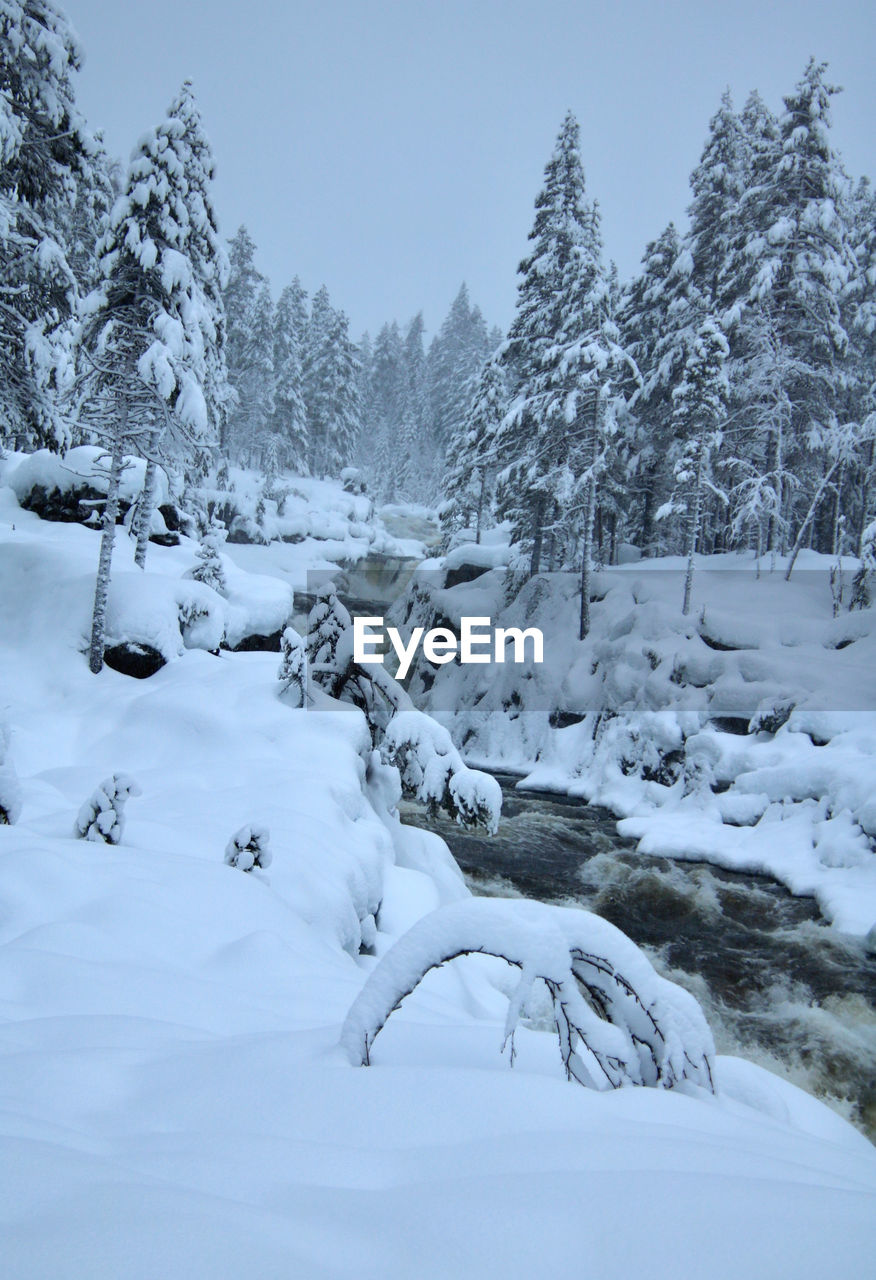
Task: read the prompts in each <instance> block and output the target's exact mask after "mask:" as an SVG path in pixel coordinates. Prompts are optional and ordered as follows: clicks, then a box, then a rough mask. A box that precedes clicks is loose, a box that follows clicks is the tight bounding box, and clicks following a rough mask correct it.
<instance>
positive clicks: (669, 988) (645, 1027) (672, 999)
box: [341, 898, 715, 1091]
mask: <svg viewBox="0 0 876 1280" xmlns="http://www.w3.org/2000/svg"><path fill="white" fill-rule="evenodd" d="M472 954H482V955H490V956H496V957H498V958H499V959H501V960H505V961H507V963H508V964H510V965H513V966H514V967H515V968H518V969H519V970H520V981H519V983H518V984H517V987H516V989H515V990H514V992H513V993H512V995H511V997H510V1003H509V1007H508V1016H507V1018H506V1021H505V1043H506V1044H507V1043H508V1041H509V1040H510V1042H511V1056H512V1062H513V1056H514V1041H513V1036H514V1031H515V1028H516V1026H517V1024H518V1022H519V1020H520V1018H521V1016H522V1015H523V1014H524V1012H525V1010H526V1007H527V1004H528V1003H529V1002H530V1001H531V1000H532V997H533V995H534V988H535V984H536V983H541V984H543V988H542V989H544V988H546V989H547V992H548V995H549V997H550V1000H551V1002H552V1005H553V1015H554V1025H555V1028H556V1032H557V1037H558V1039H559V1046H560V1055H561V1057H562V1060H563V1066H564V1068H565V1071H566V1076H567V1078H568V1079H569V1080H576V1081H577V1082H578V1083H579V1084H582V1085H585V1086H588V1087H590V1088H594V1089H601V1090H605V1089H617V1088H620V1087H622V1086H625V1085H646V1086H650V1087H651V1088H658V1089H671V1088H672V1087H673V1086H674V1085H676V1084H678V1083H679V1082H680V1081H682V1080H687V1081H690V1082H691V1083H693V1084H696V1085H699V1086H701V1087H702V1088H705V1089H708V1090H710V1091H714V1083H713V1071H712V1065H713V1062H714V1056H715V1045H714V1041H713V1040H712V1033H711V1031H710V1030H709V1026H708V1023H707V1022H706V1019H705V1017H704V1016H703V1011H702V1009H701V1008H700V1006H699V1005H698V1003H697V1001H696V1000H695V999H694V997H693V996H692V995H690V994H689V992H687V991H684V990H683V989H682V988H681V987H677V986H676V985H675V983H673V982H668V981H667V980H666V979H665V978H661V977H660V975H659V974H658V973H656V972H655V970H654V968H653V967H652V965H651V963H650V961H649V960H648V959H647V957H646V956H645V954H644V952H642V951H640V950H639V948H638V947H637V946H636V944H635V943H634V942H632V941H631V940H630V939H629V938H628V937H627V936H626V934H624V933H621V931H620V929H617V928H615V926H614V925H612V924H609V923H608V921H607V920H603V919H602V918H601V917H600V916H596V915H593V914H592V913H591V912H589V911H580V910H577V909H574V908H568V907H551V906H547V905H546V904H544V903H541V902H527V901H503V900H501V899H496V898H473V899H471V900H470V901H468V902H459V903H454V904H453V905H452V906H448V907H441V908H439V909H438V910H437V911H433V912H432V913H431V914H430V915H427V916H424V917H423V919H421V920H418V921H417V923H416V924H415V925H414V926H413V928H412V929H409V930H408V932H407V933H406V934H403V936H402V937H401V938H399V940H398V941H397V942H396V943H395V944H394V946H392V947H391V948H390V950H389V951H387V952H386V953H385V954H384V955H383V956H382V957H381V959H380V961H379V963H378V964H377V965H376V966H375V968H374V969H372V971H371V973H370V974H369V976H368V980H367V981H366V983H365V985H364V987H363V988H362V990H361V991H360V992H359V995H358V996H357V997H356V999H355V1000H354V1002H353V1004H352V1007H351V1008H350V1011H349V1013H348V1014H347V1017H346V1020H345V1022H344V1026H343V1030H342V1032H341V1044H342V1046H343V1048H344V1049H345V1050H346V1052H347V1054H348V1056H349V1058H350V1061H351V1062H353V1063H354V1064H355V1065H356V1066H367V1065H369V1063H370V1061H371V1048H372V1045H373V1044H374V1041H375V1039H376V1038H377V1036H378V1034H379V1033H380V1031H381V1028H382V1027H383V1026H384V1024H385V1023H386V1021H387V1019H388V1018H389V1016H390V1015H391V1014H392V1013H393V1012H394V1010H396V1009H397V1008H398V1007H399V1005H400V1004H401V1002H402V1001H403V1000H404V999H405V997H406V996H408V995H410V993H411V992H412V991H413V990H414V988H415V987H416V986H417V985H418V983H419V982H420V981H421V979H422V978H423V977H425V975H426V974H427V973H428V972H429V971H430V970H431V969H435V968H437V967H438V966H439V965H442V964H445V963H446V962H447V961H448V960H453V959H455V958H456V957H457V956H463V955H472Z"/></svg>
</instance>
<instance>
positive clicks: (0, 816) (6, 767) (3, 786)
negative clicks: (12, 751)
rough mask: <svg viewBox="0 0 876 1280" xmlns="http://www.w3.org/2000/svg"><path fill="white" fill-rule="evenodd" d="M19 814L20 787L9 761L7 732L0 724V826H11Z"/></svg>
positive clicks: (3, 725) (4, 726)
mask: <svg viewBox="0 0 876 1280" xmlns="http://www.w3.org/2000/svg"><path fill="white" fill-rule="evenodd" d="M20 814H21V786H20V785H19V782H18V777H17V776H16V773H15V770H14V769H13V767H12V762H11V761H10V759H9V730H8V728H7V727H6V725H5V724H0V826H11V825H12V824H13V822H17V821H18V819H19V816H20Z"/></svg>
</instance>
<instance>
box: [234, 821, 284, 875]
mask: <svg viewBox="0 0 876 1280" xmlns="http://www.w3.org/2000/svg"><path fill="white" fill-rule="evenodd" d="M270 839H271V833H270V831H268V829H267V827H261V826H256V824H255V823H254V822H250V823H247V825H246V826H245V827H241V828H240V830H239V831H235V833H234V835H233V836H232V837H231V839H230V840H229V841H228V844H227V845H226V846H225V862H226V864H227V865H228V866H229V867H237V868H238V870H240V871H252V869H253V867H259V868H260V869H261V870H263V871H264V870H266V869H267V868H268V867H269V866H270V865H271V862H272V861H273V855H272V853H271V850H270V848H269V842H270Z"/></svg>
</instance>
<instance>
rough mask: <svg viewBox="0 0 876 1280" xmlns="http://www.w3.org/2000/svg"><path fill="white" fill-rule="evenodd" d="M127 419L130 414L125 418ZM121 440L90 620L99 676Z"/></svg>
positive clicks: (91, 657) (92, 660) (91, 658)
mask: <svg viewBox="0 0 876 1280" xmlns="http://www.w3.org/2000/svg"><path fill="white" fill-rule="evenodd" d="M123 417H124V419H127V413H125V414H124V415H123ZM122 439H123V434H122V432H121V431H120V432H119V434H118V436H117V437H116V440H115V443H114V444H113V455H112V466H111V468H110V477H109V488H108V489H107V495H106V506H105V507H104V509H103V529H102V532H101V536H100V559H99V560H98V565H97V583H96V585H95V589H94V612H93V614H92V618H91V646H90V648H89V652H88V665H89V667H90V668H91V670H92V671H93V672H94V674H95V675H97V674H98V673H99V672H100V671H101V670H102V669H103V638H104V633H105V631H106V603H107V597H108V595H109V584H110V569H111V566H112V559H113V545H114V543H115V539H116V518H117V517H118V514H119V484H120V482H121V478H122V458H123V453H122Z"/></svg>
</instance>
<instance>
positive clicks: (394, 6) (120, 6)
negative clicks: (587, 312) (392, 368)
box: [60, 0, 876, 337]
mask: <svg viewBox="0 0 876 1280" xmlns="http://www.w3.org/2000/svg"><path fill="white" fill-rule="evenodd" d="M60 3H62V4H63V5H64V6H65V7H66V9H67V11H68V14H69V17H70V19H71V21H72V22H73V25H74V26H75V28H76V29H77V31H78V32H79V35H80V36H81V38H82V41H83V44H84V46H85V50H86V65H85V68H84V70H83V72H82V74H81V76H80V77H79V102H80V106H81V107H82V109H83V110H84V112H85V114H86V116H87V118H88V120H89V122H90V124H91V125H92V127H93V128H97V127H102V128H103V129H104V132H105V136H106V139H107V143H108V145H109V147H110V149H111V150H112V151H113V152H115V153H118V154H119V155H120V156H122V158H124V159H127V156H128V154H129V152H130V149H131V147H132V146H133V145H134V143H135V142H136V139H137V137H138V136H139V134H140V133H142V132H143V131H144V130H145V129H147V128H149V127H151V126H152V125H153V124H156V123H157V122H158V121H159V120H160V118H161V117H162V115H163V113H164V111H165V110H166V108H167V105H168V103H169V102H170V100H171V98H172V97H173V95H174V93H175V92H176V90H177V89H178V87H179V85H180V83H181V81H182V80H183V79H185V78H187V77H188V78H190V79H191V80H192V81H193V82H194V86H195V91H196V94H197V96H198V100H199V103H200V106H201V110H202V113H203V116H204V120H205V124H206V127H207V131H208V133H209V135H210V137H211V139H212V142H213V148H214V151H215V154H216V159H217V165H218V182H217V191H216V202H217V208H218V211H219V216H220V219H221V222H222V227H223V230H224V231H225V234H226V235H229V236H230V235H231V234H233V232H234V231H235V229H236V228H237V226H238V225H239V224H240V223H241V222H246V224H247V225H248V227H249V229H250V232H251V234H252V236H253V238H254V240H255V241H256V243H257V245H258V246H259V259H258V260H259V265H260V266H261V268H262V270H264V271H265V272H266V273H267V274H268V275H269V277H270V278H271V282H272V284H273V286H274V290H275V292H278V291H279V289H280V288H281V287H282V286H283V285H284V284H286V283H287V282H288V281H289V280H290V279H291V278H292V276H293V275H295V274H296V273H297V274H298V275H300V276H301V279H302V283H303V284H304V286H305V288H306V289H308V290H309V291H311V292H313V291H314V290H315V289H317V288H318V287H319V285H320V284H322V283H325V284H326V285H327V286H328V289H329V292H330V294H331V296H332V300H333V302H334V303H335V305H336V306H342V307H343V308H344V309H345V310H346V311H347V313H348V314H349V316H350V318H351V323H352V329H353V333H354V335H355V336H357V337H358V336H359V334H360V333H361V331H362V330H363V329H365V328H369V329H371V330H372V332H373V331H375V330H376V329H377V328H378V327H379V325H380V324H381V323H382V322H383V321H384V320H386V319H392V318H397V319H398V320H399V321H405V320H407V319H408V318H409V317H410V316H411V315H413V314H414V313H415V312H416V311H418V310H420V309H422V310H423V312H424V316H425V320H426V325H427V329H428V330H429V332H430V333H434V331H435V330H436V329H437V327H438V326H439V325H440V323H441V320H442V319H443V317H444V315H445V313H446V311H447V309H448V307H449V305H450V302H451V300H452V298H453V296H454V295H455V293H456V291H457V289H458V288H459V284H460V282H461V281H462V280H463V279H464V280H466V281H467V283H468V285H469V289H470V292H471V296H472V299H473V300H474V301H476V302H478V303H479V304H480V306H481V308H482V310H483V311H484V313H485V315H486V317H487V319H488V321H489V322H491V323H497V324H501V325H502V326H503V327H504V326H505V325H507V323H508V321H509V320H510V318H511V315H512V312H513V306H514V298H515V292H516V268H517V263H518V261H519V260H520V258H521V257H522V255H523V253H524V252H525V250H526V235H527V232H528V230H529V227H530V224H531V221H532V210H533V201H534V199H535V195H536V192H537V191H538V188H539V186H540V182H541V178H542V172H543V169H544V165H545V163H546V161H547V160H548V157H549V155H550V152H551V149H552V147H553V142H554V138H555V136H556V133H557V131H558V129H559V126H560V124H561V122H562V118H563V115H564V113H565V111H566V110H567V108H569V107H571V108H572V110H573V111H574V112H575V113H576V115H577V116H578V119H579V121H580V123H581V141H582V153H583V160H584V167H585V171H586V174H587V181H588V187H589V190H590V193H591V195H594V196H596V197H597V198H598V199H599V201H600V204H601V206H602V212H603V232H604V237H605V244H606V252H607V254H608V255H609V256H611V257H614V258H615V260H616V261H617V263H618V266H619V268H620V271H621V275H622V276H623V277H627V276H629V275H630V274H631V273H632V272H633V271H634V270H635V268H636V266H637V264H638V262H639V259H640V257H641V253H642V250H643V249H644V246H645V243H646V241H647V240H649V239H652V238H653V237H654V236H656V235H657V234H658V233H659V232H660V231H661V230H662V228H663V227H664V226H665V224H666V223H667V222H668V221H669V219H670V218H674V219H675V220H676V221H677V222H678V223H680V224H681V223H683V222H684V217H685V209H686V206H687V202H688V185H687V183H688V176H689V173H690V170H691V169H692V168H693V166H694V165H695V164H696V162H697V159H698V158H699V153H700V150H701V147H702V144H703V141H704V139H705V136H706V130H707V126H708V120H709V117H710V116H711V115H712V114H713V112H714V110H715V108H716V106H717V104H718V101H719V98H720V95H721V92H722V90H723V89H724V87H725V86H727V85H729V86H730V88H731V90H732V91H733V94H734V98H735V100H736V101H737V102H738V103H739V105H741V103H742V101H744V98H745V96H746V95H747V93H748V91H749V90H750V89H751V88H755V87H756V88H758V89H760V91H761V93H762V94H763V96H764V97H765V99H766V100H767V102H768V103H769V104H770V106H771V107H772V108H773V109H774V110H779V109H780V108H781V97H782V94H783V93H787V92H788V91H789V90H790V89H791V88H792V87H793V85H794V83H795V82H796V80H797V79H799V77H800V74H801V72H802V70H803V68H804V66H805V64H806V62H807V60H808V58H809V55H810V54H812V53H814V54H815V55H816V57H818V58H820V59H823V60H826V61H827V62H829V64H830V74H831V78H832V79H833V81H834V82H835V83H838V84H841V85H843V86H844V88H845V92H844V93H843V94H841V95H840V96H839V98H837V99H835V100H834V102H835V107H834V142H835V145H836V146H837V148H838V149H839V150H840V151H841V153H842V154H843V157H844V159H845V162H846V167H847V168H848V170H849V171H850V172H851V173H852V174H853V175H855V176H858V175H860V174H861V173H868V174H870V175H871V176H873V177H876V162H874V161H876V128H874V124H876V77H874V74H873V66H874V53H876V49H874V32H876V6H874V5H873V4H872V0H869V2H865V0H835V2H834V3H833V4H827V3H817V2H813V0H793V2H789V0H761V3H755V2H754V0H725V2H724V3H715V2H714V0H661V2H659V3H658V2H657V0H614V2H612V0H598V2H595V0H538V2H537V3H536V2H533V0H503V2H499V0H468V2H467V3H465V2H462V0H428V2H424V0H406V2H402V0H358V2H357V0H313V2H312V3H308V4H304V3H300V2H299V0H285V2H284V0H247V2H246V3H240V2H239V0H212V2H211V0H146V2H145V3H143V4H140V3H134V0H60Z"/></svg>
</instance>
